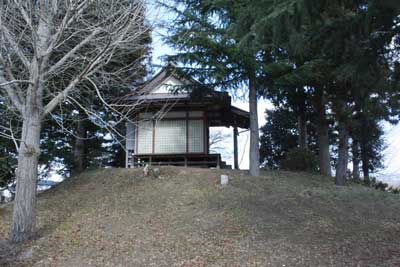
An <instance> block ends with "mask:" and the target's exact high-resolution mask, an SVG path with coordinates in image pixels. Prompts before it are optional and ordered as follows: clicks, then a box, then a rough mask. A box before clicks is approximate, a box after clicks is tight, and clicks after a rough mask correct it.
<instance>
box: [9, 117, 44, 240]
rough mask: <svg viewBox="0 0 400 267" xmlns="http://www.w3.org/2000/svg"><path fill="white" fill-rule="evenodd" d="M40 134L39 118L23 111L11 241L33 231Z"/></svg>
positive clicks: (26, 235)
mask: <svg viewBox="0 0 400 267" xmlns="http://www.w3.org/2000/svg"><path fill="white" fill-rule="evenodd" d="M40 131H41V118H40V114H39V112H38V111H33V112H32V111H31V112H25V115H24V120H23V123H22V137H21V143H20V148H19V151H18V168H17V171H16V178H17V192H16V196H15V201H14V209H13V221H12V226H11V234H10V239H11V241H13V242H22V241H25V240H28V239H29V238H31V237H32V235H33V234H34V231H35V223H36V222H35V221H36V214H35V204H36V203H35V202H36V185H37V182H36V180H37V176H38V159H39V154H40Z"/></svg>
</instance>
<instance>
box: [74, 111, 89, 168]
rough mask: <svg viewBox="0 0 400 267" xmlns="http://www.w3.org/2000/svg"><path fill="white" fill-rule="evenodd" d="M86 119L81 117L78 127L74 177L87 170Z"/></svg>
mask: <svg viewBox="0 0 400 267" xmlns="http://www.w3.org/2000/svg"><path fill="white" fill-rule="evenodd" d="M84 119H85V118H83V117H82V116H80V118H79V119H78V122H77V126H76V137H75V145H74V167H73V171H72V173H73V175H77V174H80V173H82V172H83V171H84V170H85V168H86V164H85V162H86V159H85V156H86V155H85V139H86V123H85V121H84Z"/></svg>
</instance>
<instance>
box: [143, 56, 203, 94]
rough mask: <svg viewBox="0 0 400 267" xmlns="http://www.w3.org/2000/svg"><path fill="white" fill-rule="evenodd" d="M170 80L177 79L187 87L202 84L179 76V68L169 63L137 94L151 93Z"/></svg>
mask: <svg viewBox="0 0 400 267" xmlns="http://www.w3.org/2000/svg"><path fill="white" fill-rule="evenodd" d="M170 78H175V79H177V80H179V81H181V82H182V83H183V84H185V85H199V86H201V85H202V84H201V83H200V82H198V81H196V80H195V79H193V78H191V77H187V76H183V75H179V74H178V72H177V67H176V66H175V65H174V64H172V63H169V64H168V65H167V66H166V67H164V68H163V69H162V70H160V71H159V72H158V73H157V74H156V75H155V76H154V77H153V78H151V79H150V80H149V81H147V82H146V83H144V84H143V85H142V86H139V87H138V88H137V90H136V93H137V94H139V95H143V94H148V93H151V92H152V91H153V90H154V89H155V88H157V87H158V86H160V85H162V84H163V82H165V81H167V80H168V79H170Z"/></svg>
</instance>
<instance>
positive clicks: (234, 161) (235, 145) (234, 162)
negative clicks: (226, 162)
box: [233, 124, 239, 170]
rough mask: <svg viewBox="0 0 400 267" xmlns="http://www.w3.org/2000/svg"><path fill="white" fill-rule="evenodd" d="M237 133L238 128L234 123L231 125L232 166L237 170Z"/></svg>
mask: <svg viewBox="0 0 400 267" xmlns="http://www.w3.org/2000/svg"><path fill="white" fill-rule="evenodd" d="M238 135H239V132H238V128H237V126H236V124H235V126H234V127H233V166H234V169H235V170H239V157H238V155H239V151H238V140H237V137H238Z"/></svg>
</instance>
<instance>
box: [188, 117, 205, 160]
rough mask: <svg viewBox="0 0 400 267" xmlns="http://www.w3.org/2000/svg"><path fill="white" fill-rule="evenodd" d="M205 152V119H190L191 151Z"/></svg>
mask: <svg viewBox="0 0 400 267" xmlns="http://www.w3.org/2000/svg"><path fill="white" fill-rule="evenodd" d="M203 152H204V121H203V120H189V153H203Z"/></svg>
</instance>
